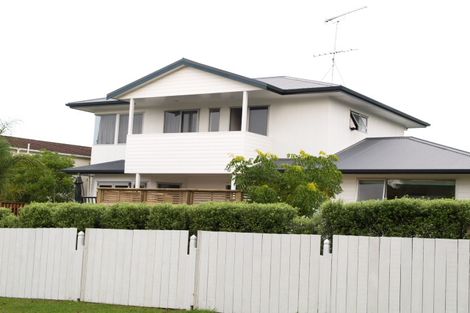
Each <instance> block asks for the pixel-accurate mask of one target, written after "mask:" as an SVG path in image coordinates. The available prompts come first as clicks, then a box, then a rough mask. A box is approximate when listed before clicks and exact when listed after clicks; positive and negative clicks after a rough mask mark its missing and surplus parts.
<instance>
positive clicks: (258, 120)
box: [230, 106, 268, 136]
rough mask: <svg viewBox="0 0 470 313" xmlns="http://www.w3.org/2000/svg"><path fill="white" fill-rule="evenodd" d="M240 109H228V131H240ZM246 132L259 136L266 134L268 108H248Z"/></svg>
mask: <svg viewBox="0 0 470 313" xmlns="http://www.w3.org/2000/svg"><path fill="white" fill-rule="evenodd" d="M241 124H242V109H241V108H231V109H230V130H231V131H239V130H241V129H242V126H241ZM248 131H249V132H252V133H256V134H260V135H265V136H266V135H267V134H268V107H266V106H263V107H249V108H248Z"/></svg>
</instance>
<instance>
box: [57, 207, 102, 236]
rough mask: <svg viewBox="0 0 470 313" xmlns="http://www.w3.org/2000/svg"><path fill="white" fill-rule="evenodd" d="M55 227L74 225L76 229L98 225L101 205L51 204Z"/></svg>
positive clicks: (96, 226)
mask: <svg viewBox="0 0 470 313" xmlns="http://www.w3.org/2000/svg"><path fill="white" fill-rule="evenodd" d="M51 207H54V208H55V211H54V216H53V218H54V226H55V227H76V228H78V230H79V231H80V230H85V229H86V228H98V227H100V222H101V216H102V214H103V211H104V209H105V206H103V205H96V204H79V203H75V202H70V203H61V204H56V205H52V206H51Z"/></svg>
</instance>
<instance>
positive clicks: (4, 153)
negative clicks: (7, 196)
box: [0, 137, 12, 193]
mask: <svg viewBox="0 0 470 313" xmlns="http://www.w3.org/2000/svg"><path fill="white" fill-rule="evenodd" d="M11 164H12V157H11V153H10V145H9V144H8V142H7V141H6V140H5V139H4V138H2V137H0V193H1V191H2V190H3V187H4V185H5V182H6V174H7V171H8V169H9V168H10V166H11Z"/></svg>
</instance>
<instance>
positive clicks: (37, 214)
mask: <svg viewBox="0 0 470 313" xmlns="http://www.w3.org/2000/svg"><path fill="white" fill-rule="evenodd" d="M297 214H298V212H297V209H295V208H293V207H291V206H289V205H287V204H284V203H275V204H259V203H231V202H229V203H223V202H217V203H216V202H214V203H204V204H199V205H172V204H158V205H148V204H141V203H137V204H133V203H119V204H114V205H109V206H108V205H99V204H78V203H33V204H30V205H27V206H25V207H24V208H23V209H22V210H21V211H20V216H19V217H18V218H16V224H14V225H16V226H18V227H76V228H78V229H79V230H84V229H86V228H118V229H180V230H189V231H190V233H191V234H194V233H196V232H197V231H198V230H211V231H232V232H264V233H290V232H293V231H302V232H305V233H312V232H313V230H312V229H313V228H312V229H307V228H308V227H309V225H310V224H308V225H306V224H305V223H304V221H302V222H301V223H299V222H298V221H297V220H296V218H297ZM10 219H11V218H10ZM13 219H15V217H14V216H13ZM1 221H2V219H0V225H1ZM12 223H13V221H11V220H9V221H8V225H13V224H12ZM298 224H299V225H302V226H298ZM0 227H1V226H0Z"/></svg>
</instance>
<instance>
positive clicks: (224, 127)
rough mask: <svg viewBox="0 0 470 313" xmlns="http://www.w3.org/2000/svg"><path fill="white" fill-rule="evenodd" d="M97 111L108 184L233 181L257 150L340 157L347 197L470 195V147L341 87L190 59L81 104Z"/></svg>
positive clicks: (96, 176)
mask: <svg viewBox="0 0 470 313" xmlns="http://www.w3.org/2000/svg"><path fill="white" fill-rule="evenodd" d="M67 105H68V106H69V107H70V108H73V109H76V110H82V111H87V112H90V113H92V114H94V115H95V116H96V123H95V135H94V139H93V147H92V155H91V165H90V166H82V167H76V168H72V169H69V170H68V171H69V172H71V173H80V174H82V175H90V176H91V177H92V179H93V183H92V184H91V185H92V188H90V190H88V195H94V194H95V193H96V190H97V188H99V187H108V188H109V187H111V188H113V187H122V188H134V187H140V188H202V189H230V188H234V186H233V185H232V184H231V181H232V179H231V174H230V173H228V172H227V171H226V169H225V168H226V165H227V163H228V162H229V161H230V160H231V158H232V157H233V156H235V155H243V156H245V157H253V156H255V155H256V150H258V149H259V150H262V151H265V152H271V153H274V154H277V155H278V156H279V157H280V158H283V157H286V155H287V154H288V153H298V152H299V151H300V150H305V151H307V152H309V153H312V154H317V153H318V152H319V151H325V152H327V153H337V154H338V155H339V157H340V161H339V163H338V167H339V168H340V169H341V170H342V171H343V173H344V180H343V186H342V187H343V193H342V194H340V195H339V198H341V199H344V200H345V201H356V200H364V199H372V198H379V199H382V198H391V197H400V196H403V195H409V196H416V197H451V198H452V197H455V198H470V154H469V153H467V152H463V151H459V150H456V149H452V148H448V147H445V146H442V145H438V144H435V143H430V142H427V141H424V140H420V139H417V138H412V137H404V132H405V131H406V130H407V129H409V128H422V127H427V126H429V124H428V123H426V122H424V121H422V120H420V119H418V118H415V117H413V116H410V115H408V114H406V113H404V112H401V111H399V110H396V109H394V108H392V107H390V106H387V105H385V104H383V103H380V102H378V101H376V100H374V99H371V98H369V97H367V96H365V95H363V94H360V93H358V92H356V91H353V90H351V89H348V88H346V87H344V86H341V85H336V84H330V83H324V82H318V81H313V80H307V79H300V78H294V77H286V76H279V77H263V78H248V77H244V76H241V75H237V74H234V73H230V72H227V71H224V70H221V69H217V68H214V67H210V66H207V65H204V64H200V63H196V62H193V61H190V60H187V59H181V60H179V61H177V62H175V63H172V64H170V65H168V66H166V67H164V68H162V69H160V70H158V71H155V72H153V73H151V74H149V75H147V76H145V77H142V78H140V79H138V80H136V81H134V82H132V83H130V84H128V85H125V86H123V87H121V88H119V89H117V90H115V91H112V92H110V93H109V94H107V96H106V97H105V98H100V99H93V100H85V101H77V102H71V103H68V104H67Z"/></svg>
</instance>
